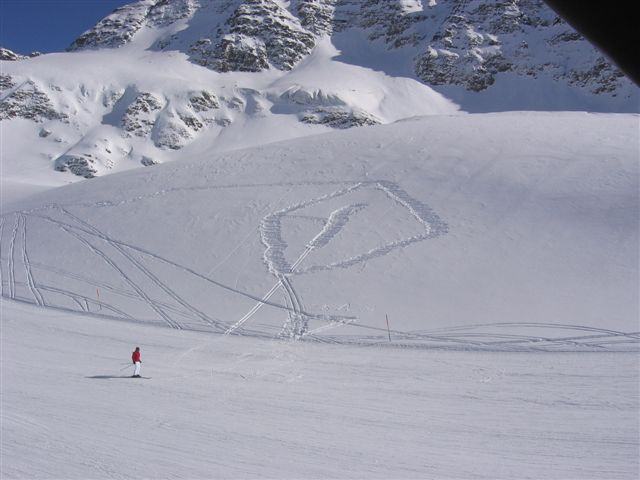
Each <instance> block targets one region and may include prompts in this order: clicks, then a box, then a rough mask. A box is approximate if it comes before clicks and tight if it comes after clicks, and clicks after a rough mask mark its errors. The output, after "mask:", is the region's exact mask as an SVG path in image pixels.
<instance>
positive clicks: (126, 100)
mask: <svg viewBox="0 0 640 480" xmlns="http://www.w3.org/2000/svg"><path fill="white" fill-rule="evenodd" d="M69 50H70V53H59V54H49V55H43V56H39V57H37V58H31V59H26V57H21V56H18V55H16V54H13V52H9V51H6V50H3V54H2V58H3V60H4V61H3V62H2V73H1V75H0V89H1V90H0V120H1V121H2V128H3V132H4V135H5V139H7V141H6V144H7V145H6V146H5V147H4V155H3V157H4V159H3V169H4V175H3V184H4V186H5V190H6V191H7V192H9V193H11V192H14V191H16V190H17V189H18V188H21V187H18V184H22V182H24V178H25V175H24V174H25V171H27V172H29V173H28V175H27V176H28V177H29V178H30V182H31V183H33V184H41V185H51V184H62V183H65V182H69V181H73V178H72V177H73V175H77V176H79V177H86V178H90V177H93V176H96V175H102V174H105V173H111V172H116V171H120V170H123V169H129V168H134V167H139V166H141V165H144V166H149V165H153V164H156V163H162V162H164V161H167V160H174V159H178V158H180V157H182V154H181V152H180V150H181V149H183V148H184V147H185V146H187V145H191V144H194V145H199V148H201V149H202V148H204V146H205V145H206V146H207V148H209V149H212V150H213V151H228V150H233V149H238V148H243V147H247V146H254V145H260V144H264V143H268V142H273V141H278V140H284V139H288V138H296V137H301V136H307V135H311V134H317V133H322V132H327V131H330V130H332V129H344V128H351V127H358V126H370V125H376V124H383V123H391V122H394V121H397V120H400V119H403V118H410V117H413V116H419V115H433V114H456V113H462V112H465V111H470V112H479V111H502V110H532V109H533V110H587V111H602V112H634V111H638V109H639V103H638V101H639V100H638V99H639V97H638V91H637V88H636V87H634V86H633V85H632V84H631V83H630V82H629V80H627V79H626V78H625V77H624V76H623V75H622V73H621V72H620V71H619V70H617V69H616V68H615V67H613V66H612V65H610V64H609V63H607V62H606V60H605V59H604V58H603V57H602V55H601V54H600V53H599V52H598V51H597V50H595V49H594V48H593V47H591V46H590V45H589V44H588V43H587V42H586V41H585V40H584V39H583V38H582V37H581V36H580V35H579V34H577V33H576V32H575V31H573V30H572V29H571V27H569V26H568V25H567V24H566V23H564V22H563V21H562V20H561V19H560V18H558V17H557V16H556V15H555V14H554V13H553V11H551V10H550V9H549V8H548V7H546V6H545V4H544V3H543V2H542V1H532V0H526V1H525V0H522V1H512V2H481V1H439V2H435V1H429V2H427V1H426V0H425V1H420V0H392V1H390V0H384V1H374V0H360V1H357V0H296V1H290V2H284V1H280V0H243V1H241V0H225V1H221V0H215V1H214V0H170V1H169V0H141V1H138V2H135V3H132V4H130V5H126V6H124V7H122V8H120V9H118V10H116V11H115V12H114V13H112V14H111V15H109V16H108V17H106V18H105V19H103V20H102V21H100V22H99V23H98V24H97V25H96V26H95V27H94V28H92V29H91V30H89V31H87V32H86V33H84V34H83V35H81V36H80V37H79V38H78V39H77V40H75V41H74V42H73V44H72V45H71V46H70V48H69ZM18 155H19V157H20V161H17V160H15V158H16V157H17V156H18ZM54 171H57V172H69V173H71V174H72V175H69V174H66V175H61V174H59V173H54ZM34 188H35V187H34Z"/></svg>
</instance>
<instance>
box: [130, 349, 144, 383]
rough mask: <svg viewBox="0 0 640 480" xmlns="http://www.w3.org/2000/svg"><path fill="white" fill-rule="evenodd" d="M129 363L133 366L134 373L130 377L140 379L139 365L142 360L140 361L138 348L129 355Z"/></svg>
mask: <svg viewBox="0 0 640 480" xmlns="http://www.w3.org/2000/svg"><path fill="white" fill-rule="evenodd" d="M131 361H132V362H133V364H134V365H135V371H134V372H133V375H132V376H133V377H134V378H140V364H141V363H142V360H140V347H136V350H135V351H134V352H133V353H132V354H131Z"/></svg>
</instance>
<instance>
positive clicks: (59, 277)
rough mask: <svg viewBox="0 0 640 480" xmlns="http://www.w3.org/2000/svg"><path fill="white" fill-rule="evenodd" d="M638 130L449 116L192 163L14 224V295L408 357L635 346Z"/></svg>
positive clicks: (117, 178)
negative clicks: (389, 343) (393, 347)
mask: <svg viewBox="0 0 640 480" xmlns="http://www.w3.org/2000/svg"><path fill="white" fill-rule="evenodd" d="M637 122H638V118H637V116H630V115H588V114H570V113H565V114H562V115H560V114H534V113H511V114H491V115H489V114H484V115H465V116H457V115H454V116H448V117H442V116H439V117H425V118H421V119H414V120H410V121H403V122H397V123H395V124H393V125H388V126H379V127H371V128H363V129H354V130H350V131H347V132H340V133H331V134H327V135H320V136H315V137H306V138H304V139H297V140H292V141H287V142H282V143H277V144H273V145H270V146H263V147H256V148H252V149H248V150H242V151H238V152H235V153H229V154H217V155H214V154H211V153H210V152H211V150H210V148H209V147H208V146H206V145H202V146H201V147H200V148H196V147H197V145H196V144H193V145H190V146H188V147H185V148H184V149H183V155H184V156H185V158H184V159H183V160H182V161H181V162H179V163H174V164H170V165H169V164H167V165H161V166H160V165H159V166H155V167H153V168H151V169H145V170H139V171H136V172H127V173H126V174H125V173H123V174H117V175H110V176H108V177H106V178H102V179H96V180H92V181H91V182H83V183H80V184H75V185H73V186H70V187H65V188H62V189H58V190H53V191H51V192H49V193H47V194H43V195H42V196H40V197H34V198H33V199H32V200H30V201H29V202H28V203H20V204H18V205H16V206H14V209H15V210H14V212H6V213H5V214H4V215H3V217H2V244H1V245H2V252H1V257H2V281H3V295H5V296H8V297H11V298H16V299H22V300H23V301H27V302H31V303H36V304H40V305H46V306H53V307H58V308H63V309H71V310H77V311H87V312H91V313H96V314H105V315H109V316H113V317H117V318H123V319H129V320H132V319H136V321H145V322H151V323H158V324H164V325H167V326H169V327H172V328H177V329H197V330H207V331H214V332H220V333H223V332H227V333H234V334H243V335H252V336H266V337H290V336H292V337H298V338H306V339H309V340H318V341H332V342H333V341H337V342H356V343H362V342H364V343H369V342H374V343H375V342H380V341H383V340H385V339H386V336H387V332H386V325H385V314H388V315H389V316H390V319H391V326H392V330H393V331H392V335H393V337H394V340H395V341H396V342H400V343H415V344H418V345H443V344H444V345H448V346H457V347H458V348H483V349H485V348H488V349H496V348H497V349H513V348H516V349H521V348H523V349H529V348H534V347H535V348H571V349H573V348H605V347H607V348H615V347H616V346H618V347H626V346H629V345H631V346H633V345H636V346H637V344H638V338H637V335H636V334H633V333H632V332H634V331H636V330H637V328H636V327H637V325H636V321H637V318H638V268H637V265H638V252H637V245H638V222H637V219H638V164H637V141H638V130H637ZM584 132H589V134H588V135H584ZM478 325H480V326H478ZM438 329H441V330H440V331H438ZM563 330H564V331H563ZM505 335H507V337H506V339H505V337H504V336H505ZM511 336H513V337H511ZM563 338H564V339H566V340H560V339H563ZM545 339H546V340H545ZM595 344H597V345H599V347H594V346H593V345H595Z"/></svg>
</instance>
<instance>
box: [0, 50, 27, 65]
mask: <svg viewBox="0 0 640 480" xmlns="http://www.w3.org/2000/svg"><path fill="white" fill-rule="evenodd" d="M25 58H29V57H26V56H25V55H20V54H19V53H15V52H12V51H11V50H9V49H8V48H2V47H0V60H4V61H7V62H15V61H17V60H24V59H25Z"/></svg>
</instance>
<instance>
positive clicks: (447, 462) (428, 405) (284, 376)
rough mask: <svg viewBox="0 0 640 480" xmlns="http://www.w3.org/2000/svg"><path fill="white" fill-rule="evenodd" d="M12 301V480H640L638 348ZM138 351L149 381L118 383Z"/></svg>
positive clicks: (7, 394) (7, 403) (7, 318)
mask: <svg viewBox="0 0 640 480" xmlns="http://www.w3.org/2000/svg"><path fill="white" fill-rule="evenodd" d="M2 303H3V306H2V309H3V310H2V311H3V315H2V320H1V321H2V337H1V341H2V361H3V369H2V407H3V408H2V411H1V415H2V437H1V442H2V445H1V447H2V462H1V463H0V476H2V478H31V479H33V478H65V479H87V478H93V479H103V478H104V479H107V478H109V479H113V478H194V479H195V478H283V479H285V478H309V479H311V478H313V479H315V478H317V479H326V478H344V479H346V478H372V479H378V478H379V479H388V478H398V479H405V478H406V479H410V478H443V479H445V478H451V479H460V478H478V479H492V480H493V479H496V478H505V479H507V478H546V479H594V480H596V479H597V480H601V479H603V478H607V479H625V480H631V479H634V478H637V476H638V471H639V468H640V465H639V460H638V459H639V457H638V455H637V453H638V434H639V432H638V426H639V425H640V423H639V418H638V415H639V413H638V412H639V410H638V382H639V377H638V366H637V354H632V353H626V354H625V353H602V352H601V353H583V354H569V355H567V354H561V353H547V354H544V355H541V354H539V353H531V354H527V353H506V352H503V353H500V354H498V355H496V354H493V353H483V352H442V351H437V352H424V351H415V350H401V349H381V348H358V347H344V346H331V345H310V344H307V343H301V342H269V341H262V340H257V339H246V338H242V339H238V338H234V337H220V336H210V335H202V334H199V333H196V332H185V331H181V332H178V331H175V330H169V329H164V328H154V327H151V326H145V325H135V324H131V323H129V324H123V323H121V322H114V321H109V320H100V319H96V318H90V317H87V316H85V315H81V314H78V315H70V314H69V313H68V312H53V311H45V312H43V311H42V310H41V309H37V308H36V307H32V306H28V305H24V304H17V303H15V302H12V301H10V300H4V299H3V302H2ZM134 345H140V346H141V349H142V359H143V368H142V373H143V375H145V376H148V377H151V379H150V380H136V379H131V378H122V377H124V376H125V375H130V372H131V368H130V367H127V365H126V362H127V359H128V357H129V356H130V352H131V350H132V348H133V346H134ZM123 363H124V365H122V364H123Z"/></svg>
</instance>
